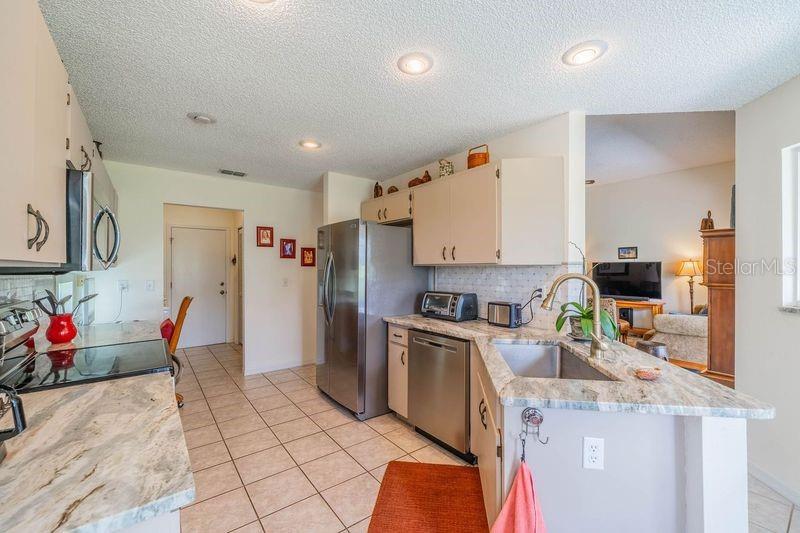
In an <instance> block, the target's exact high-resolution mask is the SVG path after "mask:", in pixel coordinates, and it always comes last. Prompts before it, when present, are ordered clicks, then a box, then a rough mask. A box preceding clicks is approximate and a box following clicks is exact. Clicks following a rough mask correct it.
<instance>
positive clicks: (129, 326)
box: [33, 317, 161, 352]
mask: <svg viewBox="0 0 800 533" xmlns="http://www.w3.org/2000/svg"><path fill="white" fill-rule="evenodd" d="M39 323H40V324H41V325H40V326H39V331H38V332H37V333H36V335H35V336H34V337H33V338H34V341H35V342H36V349H37V350H38V351H40V352H51V351H54V350H72V349H76V348H90V347H93V346H108V345H110V344H124V343H126V342H139V341H151V340H156V339H160V338H161V329H160V328H159V325H160V324H159V323H158V322H157V321H155V320H137V321H134V322H118V323H113V324H92V325H90V326H78V335H77V336H76V337H75V338H74V339H72V341H71V342H68V343H64V344H51V343H50V341H48V340H47V338H46V337H45V331H46V330H47V326H48V325H49V323H50V319H49V318H48V317H44V318H42V319H40V320H39Z"/></svg>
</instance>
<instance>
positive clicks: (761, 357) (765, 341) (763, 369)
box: [736, 77, 800, 504]
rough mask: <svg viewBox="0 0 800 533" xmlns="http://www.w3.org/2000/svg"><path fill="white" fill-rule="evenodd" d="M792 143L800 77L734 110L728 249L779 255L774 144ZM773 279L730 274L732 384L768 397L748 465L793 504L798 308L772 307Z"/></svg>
mask: <svg viewBox="0 0 800 533" xmlns="http://www.w3.org/2000/svg"><path fill="white" fill-rule="evenodd" d="M798 142H800V77H797V78H794V79H792V80H790V81H788V82H787V83H785V84H784V85H782V86H780V87H778V88H777V89H774V90H773V91H771V92H770V93H767V94H766V95H764V96H762V97H761V98H758V99H757V100H754V101H753V102H750V103H749V104H747V105H745V106H743V107H742V108H741V109H739V110H737V112H736V255H737V258H738V259H739V260H740V261H760V260H761V259H766V260H768V261H769V260H772V259H778V260H780V257H781V249H782V248H781V246H782V239H781V237H782V236H781V149H782V148H784V147H786V146H790V145H793V144H796V143H798ZM781 296H782V292H781V277H780V276H779V275H777V274H775V273H774V272H766V273H757V274H743V273H739V274H737V276H736V388H737V389H739V390H741V391H743V392H746V393H749V394H752V395H753V396H756V397H757V398H759V399H761V400H765V401H767V402H770V403H772V404H773V405H774V406H775V408H776V411H777V418H776V419H775V420H771V421H763V422H761V421H753V422H752V423H751V424H750V426H749V432H748V441H749V446H750V461H751V467H754V471H755V473H756V474H760V475H762V476H763V477H765V478H767V479H765V481H767V482H770V481H771V482H772V484H773V487H775V488H781V489H782V490H783V492H784V494H785V495H787V496H789V497H791V498H792V499H793V500H794V502H795V503H797V504H800V460H798V458H797V450H800V407H799V406H800V384H798V379H799V378H798V377H799V376H800V344H798V334H800V314H789V313H785V312H782V311H779V310H778V307H779V306H780V305H781V304H782V299H781Z"/></svg>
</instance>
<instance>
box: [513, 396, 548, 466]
mask: <svg viewBox="0 0 800 533" xmlns="http://www.w3.org/2000/svg"><path fill="white" fill-rule="evenodd" d="M542 422H544V415H543V414H542V412H541V411H540V410H539V409H536V408H535V407H526V408H525V409H524V410H523V411H522V431H521V432H520V434H519V438H520V440H521V441H522V460H523V461H524V460H525V441H526V440H527V438H528V435H529V434H530V435H533V436H534V438H535V439H536V440H537V441H538V442H539V444H547V443H548V442H550V437H547V438H545V439H544V440H542V437H541V435H540V433H539V429H540V427H541V425H542ZM530 426H533V428H532V429H531V430H530V431H529V427H530Z"/></svg>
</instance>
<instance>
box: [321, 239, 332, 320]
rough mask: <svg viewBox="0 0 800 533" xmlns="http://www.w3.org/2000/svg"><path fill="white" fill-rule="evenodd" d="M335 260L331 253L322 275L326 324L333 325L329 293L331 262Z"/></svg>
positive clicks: (326, 259) (326, 260)
mask: <svg viewBox="0 0 800 533" xmlns="http://www.w3.org/2000/svg"><path fill="white" fill-rule="evenodd" d="M332 258H333V253H329V254H328V257H327V258H325V269H324V270H323V272H324V273H323V275H322V309H323V310H324V311H325V324H327V325H329V326H330V325H331V316H330V300H329V299H328V293H329V290H330V289H329V284H330V281H331V260H332Z"/></svg>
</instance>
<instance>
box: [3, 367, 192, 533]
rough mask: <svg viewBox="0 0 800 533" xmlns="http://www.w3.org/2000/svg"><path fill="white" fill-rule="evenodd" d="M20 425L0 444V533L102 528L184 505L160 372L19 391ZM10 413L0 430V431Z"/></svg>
mask: <svg viewBox="0 0 800 533" xmlns="http://www.w3.org/2000/svg"><path fill="white" fill-rule="evenodd" d="M22 402H23V407H24V409H25V415H26V418H27V421H28V429H27V430H25V431H24V432H23V433H21V434H20V435H18V436H16V437H13V438H11V439H9V440H7V441H5V444H6V447H7V450H8V455H7V457H6V459H5V460H4V461H3V462H2V463H1V464H0V487H2V491H0V492H2V494H3V496H2V505H1V506H0V524H2V525H3V527H2V529H3V531H8V532H29V531H80V532H90V531H91V532H94V531H111V530H117V529H120V528H124V527H128V526H131V525H133V524H136V523H138V522H141V521H143V520H147V519H149V518H152V517H154V516H157V515H160V514H164V513H168V512H171V511H174V510H176V509H178V508H180V507H182V506H184V505H186V504H188V503H190V502H191V501H193V500H194V496H195V494H194V492H195V491H194V479H193V477H192V472H191V468H190V465H189V454H188V451H187V449H186V442H185V440H184V437H183V430H182V427H181V420H180V416H179V415H178V408H177V406H176V404H175V392H174V388H173V385H172V378H171V377H170V375H169V374H167V373H160V374H149V375H145V376H136V377H131V378H124V379H115V380H110V381H101V382H98V383H91V384H86V385H76V386H72V387H63V388H57V389H50V390H46V391H41V392H34V393H30V394H24V395H23V396H22ZM10 425H11V424H10V414H6V415H5V417H4V418H3V419H2V420H1V421H0V427H3V428H5V427H8V426H10Z"/></svg>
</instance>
